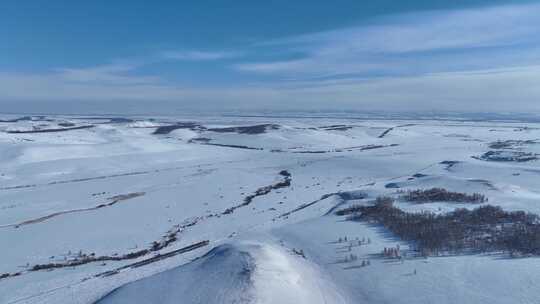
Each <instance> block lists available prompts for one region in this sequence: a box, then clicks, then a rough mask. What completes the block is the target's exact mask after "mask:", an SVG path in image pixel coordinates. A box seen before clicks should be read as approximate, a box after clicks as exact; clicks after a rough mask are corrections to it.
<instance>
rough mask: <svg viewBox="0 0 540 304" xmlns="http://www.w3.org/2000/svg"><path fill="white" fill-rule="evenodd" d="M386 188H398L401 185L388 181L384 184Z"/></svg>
mask: <svg viewBox="0 0 540 304" xmlns="http://www.w3.org/2000/svg"><path fill="white" fill-rule="evenodd" d="M384 187H385V188H386V189H399V188H401V186H400V185H399V184H398V183H388V184H386V185H384Z"/></svg>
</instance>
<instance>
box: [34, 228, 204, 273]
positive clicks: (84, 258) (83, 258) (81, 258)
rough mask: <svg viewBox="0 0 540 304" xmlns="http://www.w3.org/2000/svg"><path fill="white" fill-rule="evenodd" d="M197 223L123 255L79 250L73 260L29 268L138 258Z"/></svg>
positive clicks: (171, 241)
mask: <svg viewBox="0 0 540 304" xmlns="http://www.w3.org/2000/svg"><path fill="white" fill-rule="evenodd" d="M196 223H197V220H194V221H188V222H186V223H184V224H182V225H175V226H174V227H173V228H172V229H171V230H169V231H167V233H166V234H165V235H164V236H163V237H162V238H161V239H160V240H158V241H154V242H152V243H151V245H150V248H147V249H141V250H138V251H133V252H129V253H126V254H123V255H116V254H115V255H102V256H96V254H95V253H90V254H86V253H83V252H79V253H78V255H77V256H76V257H75V258H73V259H71V260H68V261H63V262H57V263H46V264H36V265H34V266H32V267H31V268H30V269H29V271H39V270H48V269H57V268H65V267H75V266H81V265H85V264H88V263H94V262H107V261H123V260H132V259H136V258H139V257H142V256H145V255H147V254H150V253H153V252H157V251H159V250H162V249H164V248H166V247H168V246H169V245H170V244H172V243H173V242H175V241H177V240H178V234H180V233H181V232H182V231H183V230H184V229H185V228H187V227H190V226H193V225H195V224H196ZM157 256H159V255H157ZM157 256H156V257H157ZM154 258H155V257H154ZM139 263H140V262H139Z"/></svg>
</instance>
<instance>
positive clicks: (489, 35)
mask: <svg viewBox="0 0 540 304" xmlns="http://www.w3.org/2000/svg"><path fill="white" fill-rule="evenodd" d="M539 15H540V5H538V4H532V5H521V6H498V7H491V8H483V9H469V10H455V11H436V12H427V13H426V12H425V13H411V14H407V15H400V16H392V17H385V18H383V19H381V20H378V21H377V22H374V23H372V24H369V25H364V26H357V27H352V28H345V29H340V30H333V31H327V32H321V33H314V34H309V35H303V36H297V37H289V38H285V39H279V40H274V41H269V42H266V43H264V44H262V45H261V47H262V48H264V47H265V46H267V47H273V48H275V47H281V48H285V49H292V50H295V51H296V52H302V53H303V57H302V58H299V59H294V60H281V61H264V62H250V63H242V64H238V65H236V66H235V68H236V69H238V70H240V71H244V72H252V73H259V74H273V75H280V76H283V77H318V76H327V75H340V74H351V73H356V74H359V75H362V76H370V75H418V74H423V73H433V72H445V71H456V70H469V69H488V68H498V67H501V66H509V65H510V66H511V65H514V66H518V65H527V64H530V63H531V62H533V63H538V62H540V53H539V52H538V50H539V49H540V18H538V16H539Z"/></svg>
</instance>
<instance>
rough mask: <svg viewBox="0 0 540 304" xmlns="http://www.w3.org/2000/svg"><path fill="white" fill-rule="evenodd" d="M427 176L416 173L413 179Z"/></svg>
mask: <svg viewBox="0 0 540 304" xmlns="http://www.w3.org/2000/svg"><path fill="white" fill-rule="evenodd" d="M428 176H429V175H427V174H422V173H416V174H414V175H413V177H414V178H422V177H428Z"/></svg>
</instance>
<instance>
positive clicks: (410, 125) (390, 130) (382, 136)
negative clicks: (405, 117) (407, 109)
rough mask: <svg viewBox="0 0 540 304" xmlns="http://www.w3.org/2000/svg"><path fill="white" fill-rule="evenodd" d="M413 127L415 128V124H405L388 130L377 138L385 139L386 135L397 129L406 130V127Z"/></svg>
mask: <svg viewBox="0 0 540 304" xmlns="http://www.w3.org/2000/svg"><path fill="white" fill-rule="evenodd" d="M412 126H415V124H404V125H399V126H395V127H391V128H388V129H386V130H385V131H384V132H382V133H381V135H379V136H377V138H384V137H385V136H386V135H388V133H390V132H392V131H393V130H394V129H396V128H404V127H412Z"/></svg>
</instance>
